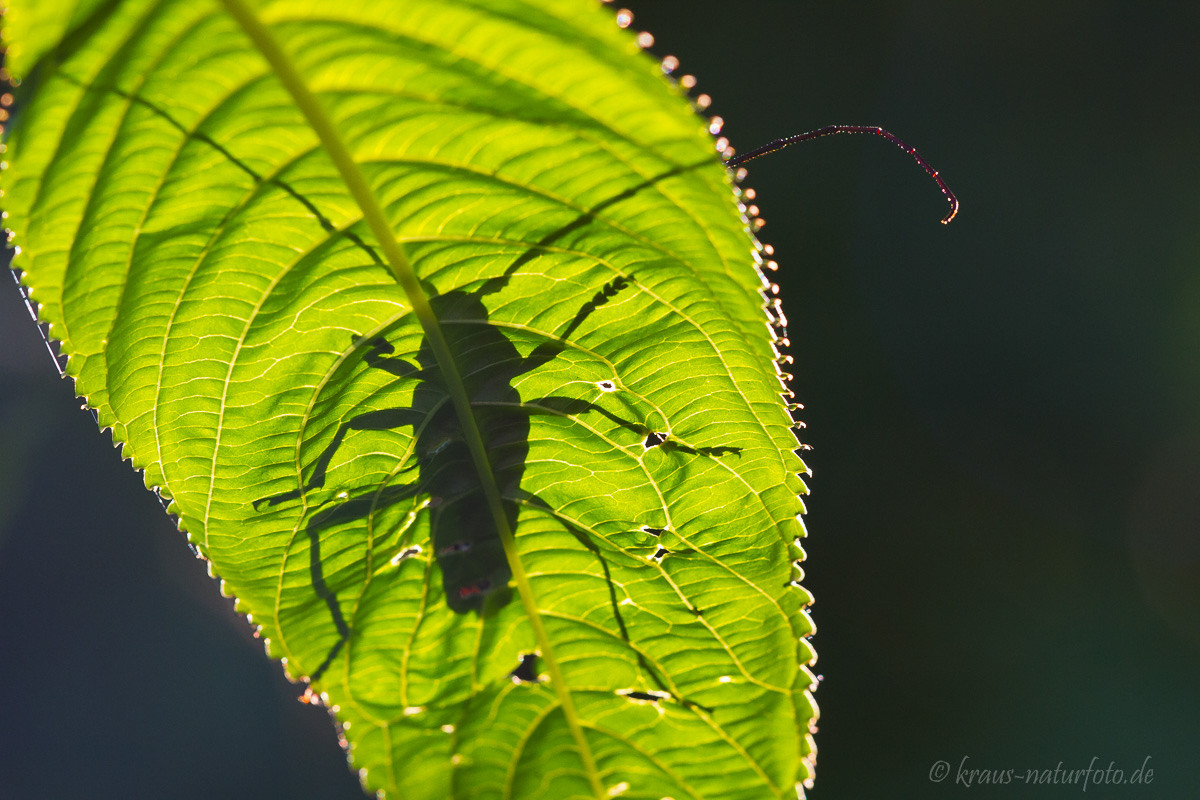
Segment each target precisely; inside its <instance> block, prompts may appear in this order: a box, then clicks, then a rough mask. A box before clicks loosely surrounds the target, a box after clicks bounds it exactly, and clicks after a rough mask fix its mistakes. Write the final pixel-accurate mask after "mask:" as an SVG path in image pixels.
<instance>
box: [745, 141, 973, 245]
mask: <svg viewBox="0 0 1200 800" xmlns="http://www.w3.org/2000/svg"><path fill="white" fill-rule="evenodd" d="M838 133H869V134H872V135H874V136H882V137H883V138H885V139H887V140H888V141H889V142H891V143H892V144H894V145H896V146H897V147H899V148H900V149H901V150H903V151H904V152H906V153H908V154H909V155H910V156H912V157H913V159H914V160H915V161H916V162H917V163H918V164H920V165H921V169H923V170H925V172H927V173H928V174H929V177H931V178H933V180H934V182H935V183H936V184H937V185H938V188H939V189H941V190H942V194H944V195H945V196H946V200H948V201H949V202H950V213H949V214H947V215H946V216H945V217H943V218H942V224H943V225H949V224H950V220H952V219H954V216H955V215H956V214H957V213H958V198H957V197H955V196H954V192H952V191H950V187H949V186H947V185H946V182H945V181H944V180H942V176H941V175H939V174H938V171H937V170H936V169H934V168H933V167H931V166H930V165H929V162H928V161H926V160H925V159H924V158H921V154H920V153H918V152H917V148H915V147H909V146H908V145H907V144H905V143H904V142H903V141H902V140H901V139H900V137H898V136H896V135H895V134H894V133H891V132H890V131H886V130H884V129H883V128H880V127H878V126H875V125H826V126H825V127H824V128H817V129H816V130H815V131H806V132H804V133H798V134H796V135H795V136H789V137H787V138H786V139H776V140H775V141H773V142H768V143H767V144H764V145H763V146H762V147H759V148H757V149H755V150H751V151H750V152H748V153H743V154H742V155H740V156H734V157H733V158H730V159H729V160H727V161H726V162H725V165H726V166H728V167H737V166H740V165H742V164H745V163H746V162H747V161H751V160H753V159H755V158H758V157H759V156H765V155H766V154H767V153H774V152H775V151H776V150H782V149H783V148H785V147H787V146H788V145H791V144H796V142H804V141H808V140H809V139H819V138H821V137H822V136H833V135H834V134H838Z"/></svg>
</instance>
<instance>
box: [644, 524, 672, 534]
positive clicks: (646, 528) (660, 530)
mask: <svg viewBox="0 0 1200 800" xmlns="http://www.w3.org/2000/svg"><path fill="white" fill-rule="evenodd" d="M642 532H643V533H648V534H650V535H651V536H662V535H663V534H664V533H666V532H667V529H666V528H651V527H650V526H649V525H643V526H642Z"/></svg>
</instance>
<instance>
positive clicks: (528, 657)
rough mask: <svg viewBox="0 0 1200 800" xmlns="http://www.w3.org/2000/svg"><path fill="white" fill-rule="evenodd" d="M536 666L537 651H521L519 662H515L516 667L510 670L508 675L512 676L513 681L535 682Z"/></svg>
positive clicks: (536, 677)
mask: <svg viewBox="0 0 1200 800" xmlns="http://www.w3.org/2000/svg"><path fill="white" fill-rule="evenodd" d="M537 667H538V656H537V653H523V654H522V655H521V663H520V664H517V668H516V669H514V670H513V671H512V672H510V673H509V674H508V676H509V677H510V678H512V680H513V683H537V682H538V669H537Z"/></svg>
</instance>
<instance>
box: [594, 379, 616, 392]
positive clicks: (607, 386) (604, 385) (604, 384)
mask: <svg viewBox="0 0 1200 800" xmlns="http://www.w3.org/2000/svg"><path fill="white" fill-rule="evenodd" d="M596 386H598V387H599V388H600V391H602V392H615V391H616V390H617V385H616V384H615V383H613V382H612V381H596Z"/></svg>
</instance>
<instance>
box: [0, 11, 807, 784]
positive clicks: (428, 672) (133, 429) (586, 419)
mask: <svg viewBox="0 0 1200 800" xmlns="http://www.w3.org/2000/svg"><path fill="white" fill-rule="evenodd" d="M230 5H231V6H236V5H238V4H237V3H234V2H232V0H230ZM248 13H249V15H250V18H251V23H249V26H248V23H247V22H246V21H245V20H242V21H241V22H239V21H237V20H235V18H234V17H233V16H231V15H230V14H229V13H228V12H227V10H226V8H225V7H224V6H223V5H221V4H218V3H216V2H212V3H208V2H195V0H186V1H185V0H161V1H160V2H153V1H151V0H111V1H110V2H73V3H72V2H59V1H58V0H13V1H12V11H11V12H10V15H9V17H8V19H7V21H6V32H5V36H6V40H7V41H9V42H12V43H13V47H14V48H16V47H24V50H23V51H22V53H21V55H20V58H19V59H18V61H17V62H16V64H15V65H14V66H15V68H16V69H18V70H19V71H20V74H18V77H22V76H23V75H24V76H28V80H27V81H26V82H25V84H24V85H23V87H22V92H21V95H20V97H19V104H20V107H21V117H20V119H19V125H17V126H16V127H15V129H14V130H13V132H12V135H11V137H10V139H9V143H8V145H9V153H8V159H9V162H10V164H11V167H10V169H9V172H8V173H7V174H6V176H5V181H4V186H5V191H6V195H5V199H4V202H5V208H6V210H7V211H8V212H9V223H10V225H11V226H12V227H13V228H14V229H15V230H16V231H17V235H16V238H15V242H16V244H18V245H19V246H20V247H21V253H20V254H19V256H18V258H17V260H16V262H15V265H16V267H17V268H19V269H21V270H23V271H24V277H23V280H24V282H25V284H26V286H28V287H29V289H30V290H31V292H32V296H33V299H34V300H35V301H36V302H37V303H38V304H40V313H41V316H42V319H43V320H45V321H46V322H49V323H50V326H51V328H50V330H51V335H52V336H53V337H54V338H56V339H58V340H60V341H61V342H62V343H63V346H64V349H65V351H66V352H67V353H68V354H69V357H70V360H69V364H68V372H69V373H70V374H71V375H72V376H73V377H74V378H75V380H76V386H77V389H78V391H79V393H80V394H81V395H82V396H84V397H85V398H87V401H88V403H89V404H90V405H91V407H92V408H94V409H95V410H96V412H97V414H98V415H99V418H100V422H101V424H102V425H105V426H111V427H113V429H114V431H115V434H116V436H117V438H118V439H119V440H120V441H122V442H123V443H124V453H125V455H126V456H128V457H129V458H131V459H132V461H133V463H134V465H135V466H137V467H138V468H140V469H143V470H145V475H146V482H147V484H148V485H149V486H151V487H154V488H156V489H157V490H158V491H160V492H161V494H162V495H163V496H164V497H167V498H169V499H170V501H171V510H172V511H173V512H174V513H176V514H177V515H178V516H179V519H180V524H181V527H182V528H183V529H185V530H186V531H187V532H188V535H189V536H190V537H191V539H192V541H193V542H194V543H195V545H196V546H197V547H198V548H199V549H200V551H201V552H202V553H203V554H204V555H205V556H206V557H207V558H209V559H210V560H211V564H212V568H213V570H214V571H215V572H216V573H217V574H219V575H220V576H221V577H222V578H223V579H224V581H225V586H226V588H227V590H228V591H229V592H230V593H232V594H233V595H234V596H236V597H237V598H238V601H239V604H240V608H241V609H242V610H243V611H245V612H246V613H248V614H250V615H251V616H252V618H253V620H254V622H255V623H256V624H258V625H260V626H262V631H263V636H264V637H265V638H266V639H267V640H268V641H269V645H268V647H269V650H270V652H271V653H272V654H274V655H276V656H278V657H281V658H285V659H286V663H287V668H288V671H289V673H290V674H291V675H292V676H293V677H294V678H296V679H301V678H309V679H311V680H312V681H313V684H314V687H315V689H317V690H318V691H319V692H321V693H322V695H323V696H324V697H325V698H326V700H327V702H328V703H329V704H330V705H331V706H332V707H333V708H334V709H335V711H336V714H337V718H338V720H339V721H340V723H341V725H342V727H343V729H344V732H345V736H346V739H347V742H348V747H349V749H350V752H351V756H352V760H353V763H354V765H355V766H356V767H358V768H360V769H361V770H363V772H364V782H365V784H366V785H367V786H368V787H370V788H372V789H377V790H383V791H385V792H386V793H387V795H388V796H394V797H401V798H406V800H407V799H409V798H431V800H433V799H436V800H440V799H441V798H446V797H457V798H472V799H473V800H474V799H475V798H501V797H503V798H547V800H562V799H563V798H573V797H590V798H604V797H609V796H618V795H619V796H623V797H636V798H655V799H657V798H662V797H673V798H676V800H683V798H722V800H728V799H729V798H746V799H747V800H758V799H759V798H766V797H785V796H793V795H794V793H795V791H796V789H795V787H796V784H797V783H798V782H801V783H802V782H804V781H806V780H808V779H809V778H810V777H811V761H812V746H811V738H810V736H809V730H810V726H811V724H812V722H813V719H814V717H815V708H814V706H813V705H812V701H811V699H810V698H809V696H808V693H807V690H808V688H809V686H810V684H811V682H812V676H811V673H810V672H809V671H808V670H807V669H806V668H805V665H807V664H809V663H811V661H812V659H813V654H812V651H811V650H810V648H809V646H808V644H807V641H806V637H807V636H808V634H810V633H811V631H812V628H811V624H810V622H809V619H808V617H807V615H806V614H805V611H804V608H805V606H806V605H807V603H808V601H809V597H808V595H807V593H806V592H805V591H804V590H803V589H802V588H800V587H799V584H798V583H797V582H796V579H797V578H798V576H799V572H798V569H797V567H795V566H794V563H793V562H795V561H796V560H797V559H799V558H800V557H801V556H802V553H801V552H800V550H799V547H798V544H797V539H798V537H800V536H801V535H802V534H803V529H802V527H801V525H800V523H799V521H798V517H797V515H798V514H799V513H800V512H801V511H802V507H801V505H800V501H799V500H798V498H797V495H798V494H800V493H803V491H804V487H803V484H802V483H801V482H800V480H799V478H798V477H797V473H799V472H803V471H804V466H803V464H802V463H801V462H800V460H799V459H798V458H797V457H796V456H795V455H794V453H793V452H792V451H793V448H795V447H796V441H795V438H794V436H793V434H792V431H791V429H790V426H791V419H790V417H789V415H788V412H787V410H786V407H785V405H784V403H783V400H782V399H781V392H783V387H782V385H781V383H780V378H779V369H778V367H777V363H776V360H777V358H778V352H777V351H776V349H775V346H774V344H773V343H774V342H776V341H778V333H777V332H776V331H775V330H773V329H772V327H771V323H772V322H775V323H777V322H779V320H778V319H776V318H775V317H773V316H771V315H770V314H768V313H767V312H766V311H764V304H765V301H764V297H763V294H762V289H763V287H765V286H766V282H765V281H764V280H763V278H762V275H761V274H760V273H759V272H758V270H757V268H756V261H758V260H759V259H758V256H757V252H756V247H757V244H756V243H755V242H754V240H753V238H752V237H751V235H750V234H749V232H748V225H747V222H746V220H745V218H744V217H743V216H742V215H741V214H740V213H739V210H738V206H737V199H736V196H735V191H733V190H732V187H731V183H730V176H729V175H728V174H727V172H726V170H725V169H724V167H723V166H722V164H721V162H720V159H719V157H718V155H717V153H716V152H715V150H714V147H713V141H712V138H711V136H710V135H709V133H708V131H707V121H706V120H703V119H702V118H700V117H698V116H696V115H695V113H694V112H693V110H692V108H691V107H690V105H689V102H688V100H687V98H686V97H685V94H684V92H683V90H681V89H679V88H677V87H676V86H675V85H674V84H673V83H672V82H671V81H670V80H669V79H665V78H664V76H663V75H662V71H661V69H660V68H659V65H657V64H656V63H654V62H653V61H651V60H650V59H648V58H646V57H645V56H644V55H643V54H642V53H640V52H639V49H638V47H637V44H636V43H635V41H634V37H633V36H632V35H631V34H630V33H629V32H628V31H625V30H622V29H621V28H620V27H619V26H618V25H617V24H615V23H614V19H613V12H612V11H611V10H610V9H608V8H605V7H604V6H601V5H599V4H597V3H594V2H590V0H454V1H453V2H451V1H450V0H404V2H398V1H395V0H389V1H388V2H376V3H371V2H347V3H316V2H300V1H298V0H279V1H278V2H262V3H258V4H252V5H251V6H250V8H249V9H248ZM254 26H259V27H258V28H257V30H259V31H260V32H261V33H263V35H265V36H266V37H268V38H269V40H270V41H271V42H274V43H276V44H277V45H278V47H279V48H280V54H279V58H277V59H275V60H269V59H268V58H267V57H264V53H267V49H264V46H263V45H262V43H261V41H259V40H256V39H254V38H253V37H252V36H250V35H248V33H247V32H248V31H249V32H250V33H253V32H254ZM289 76H290V77H293V78H296V79H297V80H299V81H300V82H301V83H302V84H303V87H305V88H304V91H307V92H311V96H312V97H314V98H315V105H309V106H306V105H305V102H304V101H303V98H302V97H300V96H299V95H297V90H296V89H295V88H294V87H293V86H292V85H290V84H289V83H288V81H287V78H288V77H289ZM314 115H316V116H314ZM321 122H324V123H328V129H329V131H332V132H333V133H332V134H331V135H332V136H334V137H335V139H336V141H337V142H339V143H340V146H342V147H344V149H345V152H346V153H347V154H348V156H349V159H350V161H351V162H352V164H353V169H355V170H357V171H358V174H360V175H361V176H362V177H363V178H364V179H365V182H364V184H363V186H364V187H365V190H366V192H367V195H366V199H365V200H364V195H362V194H361V193H360V194H355V193H354V192H353V191H352V187H353V181H352V180H350V179H349V178H348V177H347V175H348V173H347V171H346V169H345V168H344V166H343V165H342V164H341V163H340V162H338V161H337V159H336V157H331V153H334V152H335V150H336V148H331V146H330V139H329V138H328V136H325V135H324V134H322V135H319V131H320V124H319V123H321ZM323 137H324V138H323ZM372 208H375V209H376V210H378V211H379V212H381V217H380V219H383V220H384V223H385V224H384V228H383V229H382V230H383V233H382V235H381V234H380V229H378V228H376V227H372V225H371V224H369V221H370V219H371V213H370V212H371V209H372ZM389 242H390V243H391V244H398V249H397V252H398V253H400V255H399V256H398V257H397V258H393V257H391V256H389V255H388V247H389ZM400 262H402V263H400ZM408 266H411V269H412V270H413V272H414V273H415V276H416V277H417V278H418V279H419V284H418V283H417V282H415V281H414V284H413V286H414V287H416V288H415V289H414V291H415V292H416V294H414V293H413V291H406V290H405V289H404V288H402V286H401V285H400V283H399V282H398V276H400V275H402V274H404V273H403V269H401V267H404V268H407V267H408ZM426 300H427V301H428V306H427V307H428V309H429V311H430V314H429V315H426V317H427V318H425V319H421V318H420V317H421V315H420V314H418V313H416V312H417V311H420V310H421V308H422V303H424V302H425V301H426ZM439 342H441V343H442V344H439ZM443 345H444V346H443ZM455 375H457V376H459V378H455V377H454V376H455ZM464 414H465V416H464ZM473 441H474V442H475V443H476V444H477V445H478V448H479V450H478V452H475V451H473V450H472V449H471V448H472V446H473V445H472V442H473ZM480 453H482V454H483V455H482V460H481V459H480V456H479V454H480ZM510 532H511V537H510ZM506 543H507V544H506ZM506 550H507V553H506Z"/></svg>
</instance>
